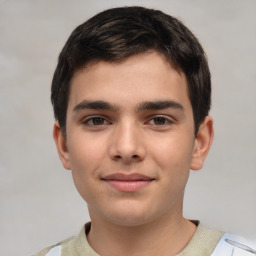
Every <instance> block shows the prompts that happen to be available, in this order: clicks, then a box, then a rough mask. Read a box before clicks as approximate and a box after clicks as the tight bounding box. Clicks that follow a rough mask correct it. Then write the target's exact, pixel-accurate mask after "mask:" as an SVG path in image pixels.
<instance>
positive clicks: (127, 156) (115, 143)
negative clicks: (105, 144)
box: [111, 118, 145, 162]
mask: <svg viewBox="0 0 256 256" xmlns="http://www.w3.org/2000/svg"><path fill="white" fill-rule="evenodd" d="M111 152H112V153H111V155H112V157H113V158H114V159H115V160H117V159H122V160H124V161H128V162H129V161H133V160H137V161H138V160H142V159H143V158H144V155H145V146H144V145H143V139H142V132H141V128H140V127H139V125H138V124H137V123H136V121H134V120H132V119H130V118H123V120H122V121H121V122H119V123H118V125H117V127H116V129H115V131H114V134H113V138H112V150H111Z"/></svg>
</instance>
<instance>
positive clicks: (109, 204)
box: [54, 52, 209, 226]
mask: <svg viewBox="0 0 256 256" xmlns="http://www.w3.org/2000/svg"><path fill="white" fill-rule="evenodd" d="M208 126H209V125H208ZM208 126H207V127H208ZM54 129H55V130H54V137H55V141H56V144H57V148H58V151H59V155H60V158H61V160H62V163H63V165H64V167H65V168H66V169H71V170H72V175H73V179H74V183H75V185H76V188H77V190H78V191H79V193H80V194H81V196H82V197H83V198H84V200H85V201H86V202H87V204H88V209H89V212H90V215H91V218H92V220H93V219H98V220H104V221H108V222H111V223H115V224H119V225H126V226H136V225H141V224H144V223H149V222H150V221H154V220H156V219H157V218H161V217H163V216H175V215H182V213H181V212H182V201H183V194H184V188H185V185H186V182H187V179H188V176H189V171H190V169H191V168H192V169H200V168H201V166H202V162H203V160H202V159H204V157H203V156H202V155H203V153H202V152H200V150H201V149H200V148H202V145H203V144H204V143H202V139H201V137H202V136H201V137H200V136H199V137H196V138H195V136H194V121H193V113H192V107H191V104H190V100H189V98H188V92H187V82H186V79H185V76H184V75H183V74H182V73H178V72H177V71H175V70H174V69H172V67H171V66H170V65H169V64H168V63H167V62H166V60H165V59H164V58H163V57H162V56H161V55H160V54H157V53H155V52H152V53H144V54H140V55H136V56H132V57H130V58H128V59H127V60H125V61H123V62H121V63H108V62H103V61H102V62H98V63H96V64H91V65H88V66H87V67H85V68H84V69H83V70H80V71H78V72H76V73H75V75H74V77H73V79H72V85H71V91H70V98H69V104H68V110H67V123H66V138H63V137H62V134H61V132H60V129H59V127H58V124H57V123H56V124H55V128H54ZM208 130H209V129H208ZM199 134H200V131H199ZM208 144H209V143H208Z"/></svg>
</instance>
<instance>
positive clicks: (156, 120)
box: [149, 116, 172, 126]
mask: <svg viewBox="0 0 256 256" xmlns="http://www.w3.org/2000/svg"><path fill="white" fill-rule="evenodd" d="M171 123H172V121H171V120H170V119H168V118H166V117H164V116H156V117H153V118H152V119H151V120H150V121H149V124H151V125H155V126H164V125H168V124H171Z"/></svg>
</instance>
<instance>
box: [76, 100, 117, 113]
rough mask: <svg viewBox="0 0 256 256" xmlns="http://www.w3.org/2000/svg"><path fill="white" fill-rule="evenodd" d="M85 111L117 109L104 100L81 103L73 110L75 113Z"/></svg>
mask: <svg viewBox="0 0 256 256" xmlns="http://www.w3.org/2000/svg"><path fill="white" fill-rule="evenodd" d="M84 109H102V110H116V109H117V108H116V107H115V106H114V105H112V104H110V103H108V102H106V101H102V100H97V101H88V100H84V101H82V102H81V103H79V104H77V105H76V106H75V107H74V108H73V111H74V112H79V111H80V110H84Z"/></svg>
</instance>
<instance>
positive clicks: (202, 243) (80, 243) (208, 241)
mask: <svg viewBox="0 0 256 256" xmlns="http://www.w3.org/2000/svg"><path fill="white" fill-rule="evenodd" d="M88 230H90V223H87V224H85V226H84V227H83V228H82V230H81V231H80V233H79V234H78V235H77V236H76V237H71V238H69V239H67V240H65V241H63V242H61V243H59V244H57V245H61V256H100V255H99V254H97V253H96V252H95V251H94V250H93V249H92V247H91V246H90V245H89V243H88V241H87V238H86V233H87V232H88ZM222 235H223V233H222V232H220V231H216V230H213V229H209V228H206V227H205V226H203V225H201V224H199V225H198V227H197V229H196V232H195V234H194V236H193V237H192V239H191V241H190V242H189V243H188V245H187V246H186V247H185V248H184V250H183V251H182V252H180V253H179V254H178V255H177V256H195V255H196V256H210V255H211V254H212V252H213V250H214V249H215V247H216V245H217V244H218V242H219V240H220V238H221V236H222ZM54 246H56V245H54ZM54 246H51V247H48V248H46V249H44V250H42V251H40V252H38V253H36V254H35V255H34V256H44V255H46V253H47V252H48V251H49V250H50V249H51V248H53V247H54Z"/></svg>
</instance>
